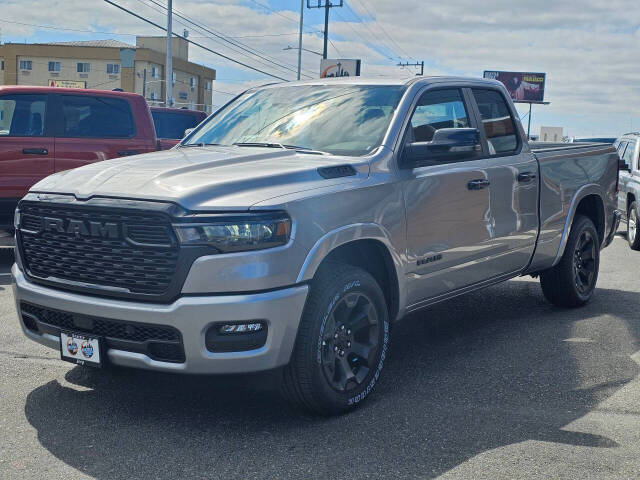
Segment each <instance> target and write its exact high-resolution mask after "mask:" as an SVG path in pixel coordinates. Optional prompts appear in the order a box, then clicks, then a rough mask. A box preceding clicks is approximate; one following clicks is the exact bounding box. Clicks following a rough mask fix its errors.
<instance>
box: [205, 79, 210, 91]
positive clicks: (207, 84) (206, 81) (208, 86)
mask: <svg viewBox="0 0 640 480" xmlns="http://www.w3.org/2000/svg"><path fill="white" fill-rule="evenodd" d="M204 89H205V90H211V82H210V81H209V80H205V81H204Z"/></svg>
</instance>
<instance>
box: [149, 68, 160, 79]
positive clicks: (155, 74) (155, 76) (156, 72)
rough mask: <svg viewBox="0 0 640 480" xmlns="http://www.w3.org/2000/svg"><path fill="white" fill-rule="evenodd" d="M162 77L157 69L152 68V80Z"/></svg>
mask: <svg viewBox="0 0 640 480" xmlns="http://www.w3.org/2000/svg"><path fill="white" fill-rule="evenodd" d="M158 77H160V72H159V70H158V68H157V67H151V78H158Z"/></svg>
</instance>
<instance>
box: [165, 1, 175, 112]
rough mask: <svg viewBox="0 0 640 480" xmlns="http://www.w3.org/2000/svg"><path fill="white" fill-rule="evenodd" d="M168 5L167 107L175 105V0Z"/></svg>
mask: <svg viewBox="0 0 640 480" xmlns="http://www.w3.org/2000/svg"><path fill="white" fill-rule="evenodd" d="M168 2H169V5H168V6H167V60H166V64H165V68H164V70H165V90H166V95H165V100H166V102H165V103H166V105H167V107H173V57H172V56H171V35H172V33H171V21H172V15H173V0H168Z"/></svg>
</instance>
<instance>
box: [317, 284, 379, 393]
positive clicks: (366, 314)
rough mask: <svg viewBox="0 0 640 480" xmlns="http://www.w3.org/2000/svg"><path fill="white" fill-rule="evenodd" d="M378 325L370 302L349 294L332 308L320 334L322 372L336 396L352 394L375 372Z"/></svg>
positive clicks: (367, 299) (358, 294) (359, 294)
mask: <svg viewBox="0 0 640 480" xmlns="http://www.w3.org/2000/svg"><path fill="white" fill-rule="evenodd" d="M379 328H380V325H379V321H378V316H377V314H376V310H375V308H374V307H373V304H372V301H371V299H369V298H368V297H367V296H366V295H365V294H363V293H360V292H356V293H351V294H349V295H347V296H345V297H343V298H342V299H340V301H339V302H338V303H337V304H336V305H335V306H334V308H333V311H332V312H331V313H330V315H329V318H328V319H327V323H326V325H325V328H324V332H323V334H322V368H323V371H324V374H325V376H326V378H327V381H328V382H329V384H330V385H331V387H332V388H334V389H335V390H337V391H339V392H347V391H349V390H353V389H354V388H356V387H357V386H358V385H361V384H362V382H363V381H364V380H365V379H366V378H367V375H368V374H369V372H370V371H371V369H372V368H375V366H376V365H375V363H374V362H376V360H377V357H378V355H377V353H378V348H379V341H378V337H379V330H378V329H379Z"/></svg>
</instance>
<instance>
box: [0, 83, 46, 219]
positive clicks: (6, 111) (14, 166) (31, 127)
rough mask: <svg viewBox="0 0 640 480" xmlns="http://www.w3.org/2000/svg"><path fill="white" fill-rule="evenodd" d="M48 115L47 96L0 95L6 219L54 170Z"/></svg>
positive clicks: (0, 195) (0, 184)
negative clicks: (34, 186)
mask: <svg viewBox="0 0 640 480" xmlns="http://www.w3.org/2000/svg"><path fill="white" fill-rule="evenodd" d="M47 115H48V108H47V95H46V94H6V95H2V96H0V209H1V210H2V211H3V212H4V214H5V215H4V216H6V212H12V210H13V208H15V204H16V203H17V200H18V199H20V198H21V197H23V196H24V195H25V194H26V193H27V191H28V190H29V188H30V187H31V186H32V185H33V184H35V183H36V182H38V181H39V180H41V179H42V178H44V177H46V176H47V175H50V174H52V173H53V171H54V168H53V159H54V141H53V138H52V137H51V136H50V134H49V132H48V131H47V130H48V129H47ZM5 222H6V219H5V218H3V219H2V220H0V223H3V224H4V223H5Z"/></svg>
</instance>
